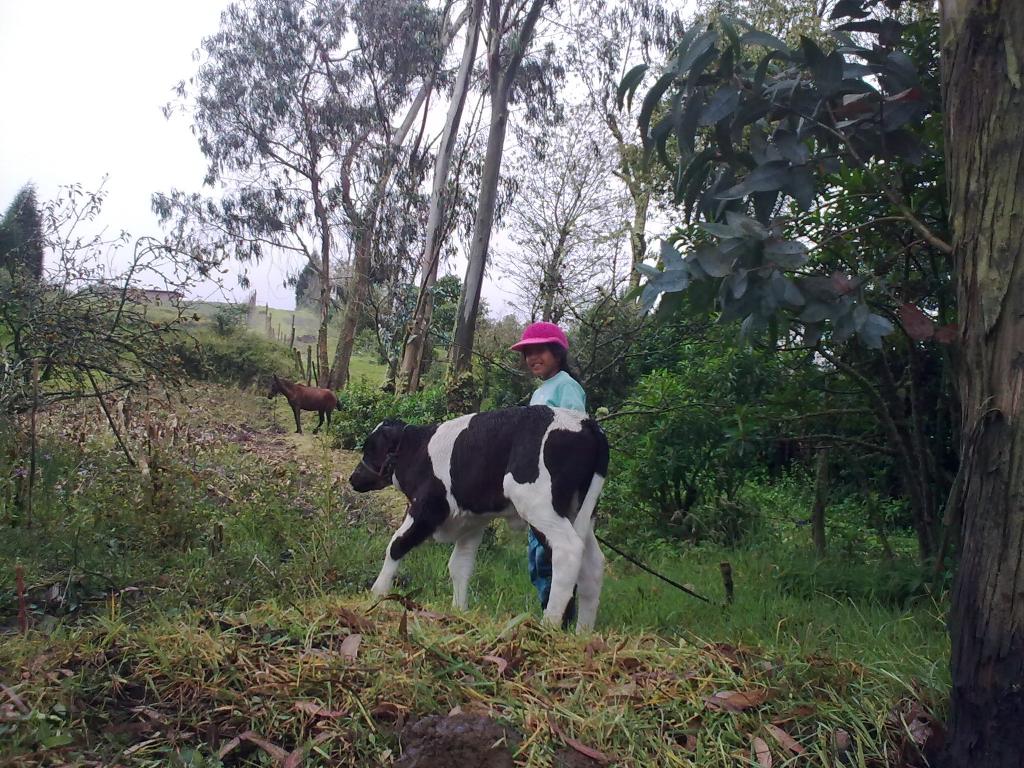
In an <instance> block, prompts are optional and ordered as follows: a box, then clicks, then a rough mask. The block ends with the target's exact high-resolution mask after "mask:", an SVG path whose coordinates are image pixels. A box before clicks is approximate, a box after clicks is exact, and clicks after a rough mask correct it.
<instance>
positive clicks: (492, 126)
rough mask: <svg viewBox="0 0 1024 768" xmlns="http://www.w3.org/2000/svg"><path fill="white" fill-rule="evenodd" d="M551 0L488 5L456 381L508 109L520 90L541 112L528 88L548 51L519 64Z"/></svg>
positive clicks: (476, 306) (474, 306) (472, 325)
mask: <svg viewBox="0 0 1024 768" xmlns="http://www.w3.org/2000/svg"><path fill="white" fill-rule="evenodd" d="M549 2H550V4H551V5H553V4H554V0H488V1H487V11H486V19H485V21H486V23H485V25H484V31H483V34H484V41H485V43H486V45H487V49H486V64H487V95H488V100H489V106H490V116H489V124H488V132H487V150H486V153H485V156H484V162H483V166H482V168H481V171H480V187H479V193H478V197H477V209H476V216H475V218H474V221H473V234H472V238H471V240H470V244H469V264H468V265H467V268H466V278H465V280H464V281H463V286H462V298H461V299H460V301H459V314H458V317H457V319H456V325H455V334H454V337H453V339H452V348H451V356H450V365H449V369H450V372H451V373H452V374H453V375H455V376H459V375H462V374H465V373H467V372H469V370H470V368H471V365H472V354H473V334H474V332H475V329H476V319H477V315H478V313H479V310H480V292H481V290H482V288H483V277H484V268H485V267H486V264H487V255H488V251H489V248H490V239H491V228H492V226H493V224H494V213H495V205H496V203H497V199H498V185H499V178H500V174H501V160H502V155H503V153H504V150H505V133H506V131H507V129H508V120H509V104H510V101H511V100H512V99H513V97H514V96H515V95H516V88H517V85H519V86H524V85H525V86H526V89H523V88H520V91H521V92H522V95H523V97H524V100H525V102H526V106H527V110H528V111H530V110H540V109H542V108H543V105H542V104H541V102H542V101H543V100H542V99H538V98H537V96H538V93H537V89H536V88H534V89H533V90H532V91H531V90H530V89H529V88H530V86H531V85H533V86H536V85H539V84H542V83H543V82H544V80H543V78H542V77H536V75H540V74H542V70H543V68H544V64H545V63H547V62H550V53H551V50H550V48H549V49H548V50H547V51H545V52H544V53H545V54H546V58H547V62H545V56H541V57H538V58H536V59H535V60H534V61H532V62H530V64H529V65H528V66H527V67H526V72H525V74H526V75H531V74H532V75H535V76H534V77H523V75H522V74H521V73H523V71H524V68H523V63H524V60H525V59H526V56H527V53H528V52H529V50H530V48H531V46H532V45H533V41H534V34H535V32H536V30H537V24H538V22H539V21H540V18H541V13H542V11H543V10H544V6H545V5H548V4H549Z"/></svg>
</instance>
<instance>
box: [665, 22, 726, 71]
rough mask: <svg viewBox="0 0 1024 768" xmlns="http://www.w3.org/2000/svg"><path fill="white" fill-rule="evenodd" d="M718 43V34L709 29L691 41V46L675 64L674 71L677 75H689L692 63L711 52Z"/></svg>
mask: <svg viewBox="0 0 1024 768" xmlns="http://www.w3.org/2000/svg"><path fill="white" fill-rule="evenodd" d="M716 42H718V32H717V31H716V30H713V29H709V30H708V31H707V32H705V33H704V34H702V35H701V36H700V37H698V38H697V39H696V40H694V41H693V45H692V46H690V48H689V50H687V51H686V53H685V54H683V55H682V56H680V57H679V58H678V59H677V60H676V62H675V71H676V73H677V74H678V75H680V76H683V75H686V74H687V73H689V71H690V67H692V66H693V65H694V63H695V62H696V61H697V59H699V58H700V57H701V56H703V55H704V54H705V53H707V52H708V51H709V50H711V46H713V45H714V44H715V43H716Z"/></svg>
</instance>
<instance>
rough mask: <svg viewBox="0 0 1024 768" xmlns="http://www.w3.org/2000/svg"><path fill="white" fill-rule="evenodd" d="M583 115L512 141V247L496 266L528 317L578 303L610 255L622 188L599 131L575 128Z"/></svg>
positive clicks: (619, 229) (596, 283)
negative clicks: (514, 147)
mask: <svg viewBox="0 0 1024 768" xmlns="http://www.w3.org/2000/svg"><path fill="white" fill-rule="evenodd" d="M588 117H589V111H588V110H586V109H577V110H573V111H571V112H570V113H569V114H568V115H567V120H566V123H565V124H564V125H562V126H559V127H558V128H556V129H554V130H550V129H547V128H544V129H543V131H544V135H541V136H534V137H526V136H523V137H521V138H520V140H519V141H518V142H517V143H518V144H519V145H520V147H521V150H520V151H519V152H518V153H517V157H516V158H515V161H514V162H515V168H516V172H517V173H516V175H517V178H518V179H519V180H520V181H519V185H518V191H517V194H516V196H515V198H514V199H513V201H512V203H511V205H510V207H509V211H508V222H509V237H510V239H511V240H512V242H513V243H515V248H514V249H513V250H512V251H510V252H508V253H506V254H502V256H501V259H500V270H501V272H502V274H504V275H505V277H507V278H508V279H509V280H510V282H511V284H512V287H513V290H514V292H515V294H516V295H517V297H518V301H519V305H518V308H519V309H521V310H524V311H525V312H526V313H527V314H528V315H529V316H530V317H531V318H532V319H534V320H538V319H539V320H545V321H549V322H555V323H557V322H560V321H561V320H562V319H563V317H565V316H566V315H567V314H570V313H573V312H574V311H578V310H580V309H582V307H583V305H584V304H586V303H588V302H589V301H590V300H591V299H593V298H594V297H595V295H596V291H597V289H598V288H599V287H600V288H602V289H604V288H606V287H607V284H608V281H607V280H606V279H605V278H606V277H607V273H608V271H609V265H614V264H615V263H616V261H617V259H616V258H615V257H616V255H617V254H616V252H617V251H618V249H619V246H620V245H621V240H622V238H623V234H624V232H623V226H622V223H623V220H624V219H625V216H626V205H625V202H626V201H625V199H624V198H625V194H626V193H625V190H624V188H623V187H622V185H621V183H620V182H619V180H618V179H617V178H616V176H615V170H616V165H617V164H616V161H615V159H614V156H613V155H612V154H611V153H609V152H607V151H606V150H605V144H604V142H603V141H602V138H603V137H602V136H601V135H600V133H598V132H594V134H590V133H588V132H587V131H586V130H585V129H582V130H581V125H585V124H586V120H587V118H588ZM631 271H632V269H630V270H628V271H627V272H625V274H627V275H628V273H629V272H631ZM612 280H614V277H613V278H612ZM615 287H617V286H612V290H613V291H614V288H615Z"/></svg>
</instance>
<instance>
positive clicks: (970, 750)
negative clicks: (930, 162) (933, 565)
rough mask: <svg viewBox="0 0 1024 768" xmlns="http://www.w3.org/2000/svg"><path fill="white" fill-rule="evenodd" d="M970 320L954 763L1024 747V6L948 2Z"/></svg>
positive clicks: (946, 32) (963, 377) (953, 139)
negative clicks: (1022, 725)
mask: <svg viewBox="0 0 1024 768" xmlns="http://www.w3.org/2000/svg"><path fill="white" fill-rule="evenodd" d="M942 6H943V7H942V11H943V21H942V41H943V51H942V54H943V85H944V99H945V121H946V142H945V145H946V173H947V181H948V185H949V190H950V223H951V231H952V233H953V254H954V264H955V271H956V282H957V298H958V304H959V317H960V325H961V344H962V349H961V352H962V356H961V364H960V371H959V385H960V395H961V405H962V412H961V424H962V433H961V434H962V448H961V469H960V472H961V473H962V481H963V490H962V493H961V495H960V504H961V521H962V522H961V547H962V551H961V555H960V565H959V569H958V571H957V575H956V581H955V584H954V589H953V606H952V612H951V616H950V634H951V638H952V658H951V662H950V667H951V673H952V682H953V690H952V721H951V726H950V733H949V741H948V744H949V746H948V754H947V757H948V762H949V765H951V766H956V768H967V766H985V768H1011V766H1012V768H1020V766H1021V760H1022V755H1024V728H1021V724H1022V723H1024V413H1022V405H1024V352H1022V350H1024V120H1022V119H1021V118H1022V117H1024V59H1022V56H1024V3H1021V2H1019V0H991V1H989V0H986V1H985V2H982V1H981V0H944V2H943V3H942Z"/></svg>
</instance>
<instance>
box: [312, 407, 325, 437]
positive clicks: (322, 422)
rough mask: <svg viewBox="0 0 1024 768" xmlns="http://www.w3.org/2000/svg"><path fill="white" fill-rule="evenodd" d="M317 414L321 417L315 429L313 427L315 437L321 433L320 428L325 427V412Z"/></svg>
mask: <svg viewBox="0 0 1024 768" xmlns="http://www.w3.org/2000/svg"><path fill="white" fill-rule="evenodd" d="M317 413H318V414H319V415H320V421H318V422H317V423H316V426H315V427H313V434H314V435H315V434H316V433H317V432H319V431H320V427H322V426H323V425H324V412H323V411H317Z"/></svg>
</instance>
